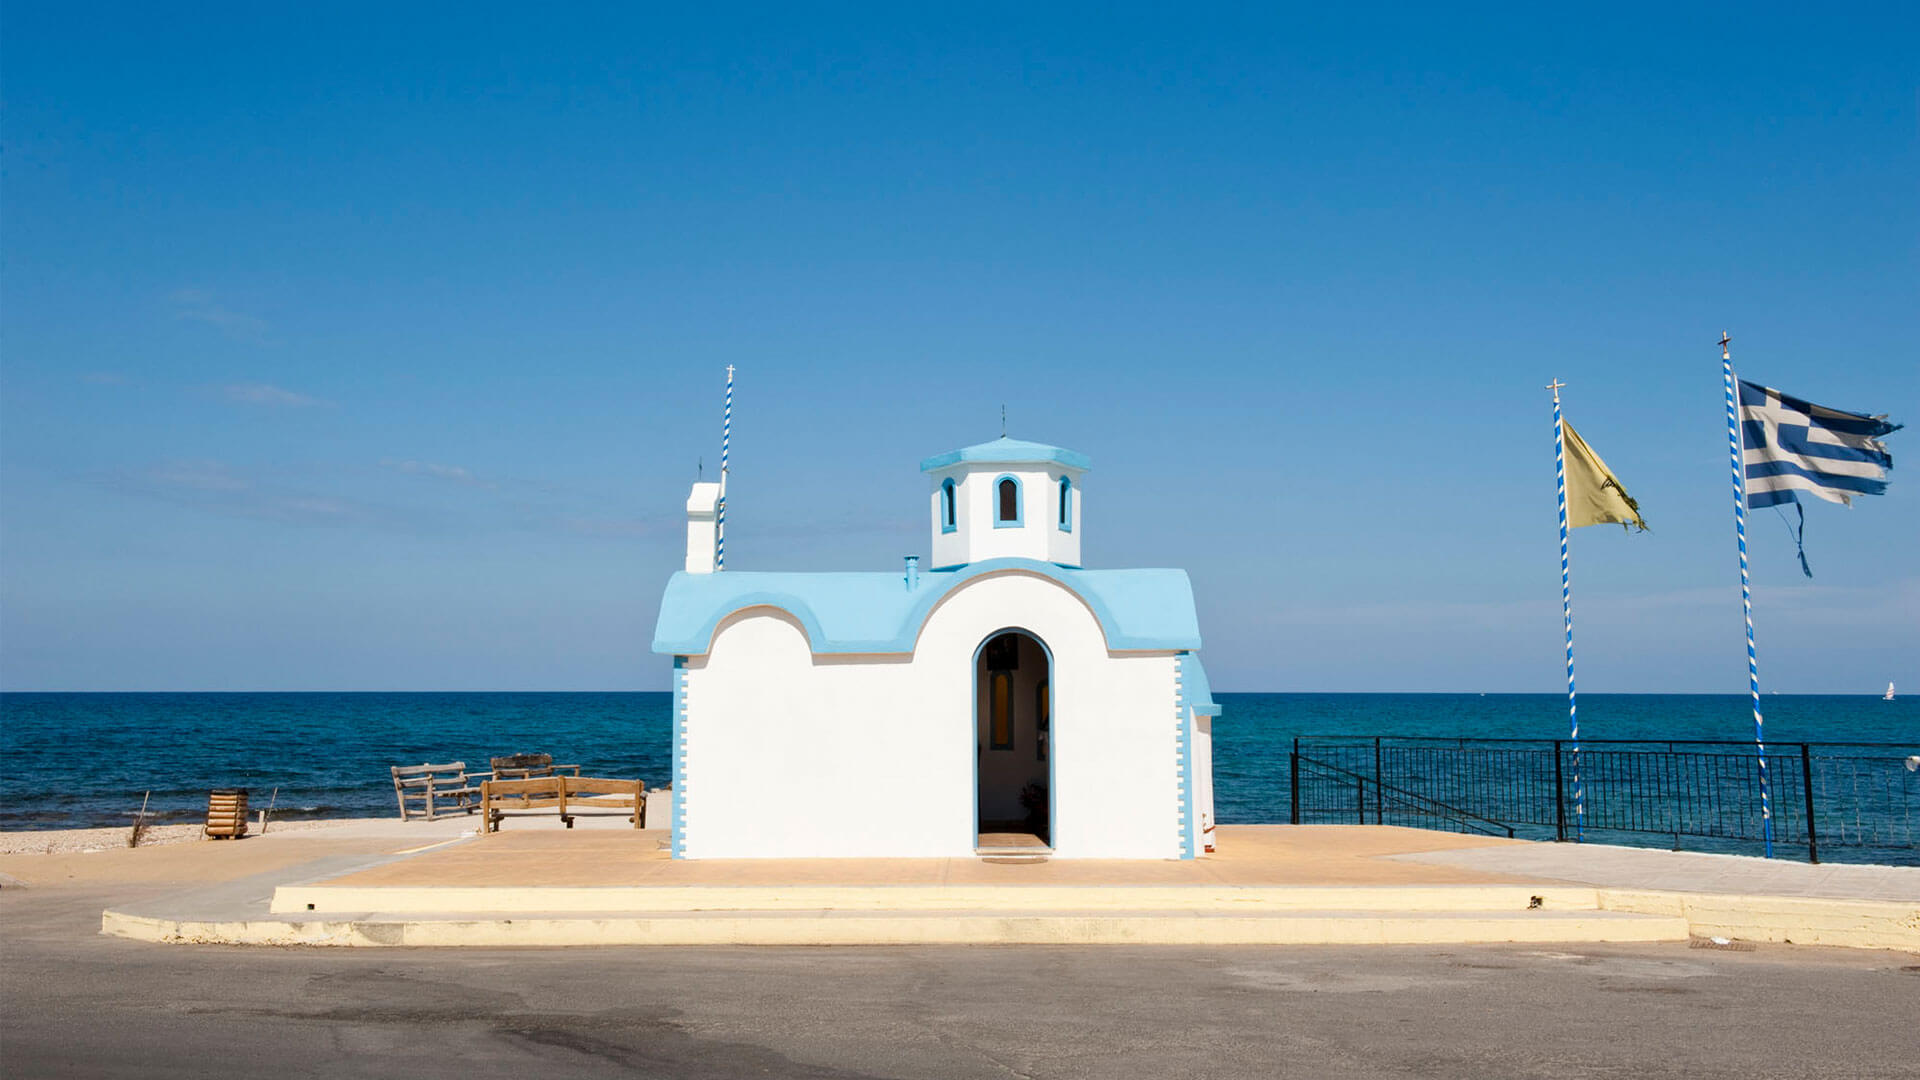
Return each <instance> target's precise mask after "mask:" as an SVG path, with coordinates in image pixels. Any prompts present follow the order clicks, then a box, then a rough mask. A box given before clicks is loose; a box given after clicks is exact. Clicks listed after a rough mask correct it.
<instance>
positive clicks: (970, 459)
mask: <svg viewBox="0 0 1920 1080" xmlns="http://www.w3.org/2000/svg"><path fill="white" fill-rule="evenodd" d="M962 464H967V465H971V464H980V465H1029V464H1052V465H1060V466H1064V467H1066V468H1069V469H1073V470H1076V471H1079V472H1085V471H1086V470H1088V469H1091V468H1092V467H1093V461H1092V460H1091V459H1089V458H1088V457H1087V455H1085V454H1082V453H1080V452H1079V451H1078V450H1068V449H1066V448H1065V447H1060V446H1048V445H1047V444H1046V443H1037V442H1028V441H1026V440H1025V439H1009V438H1007V437H1006V436H1004V435H1002V436H1001V437H1000V438H998V439H995V440H993V441H992V442H983V443H979V444H977V445H974V446H963V447H961V448H960V449H958V450H949V451H947V452H946V453H944V454H935V455H933V456H932V457H930V458H928V459H926V460H925V461H922V462H921V463H920V471H921V472H932V471H934V470H935V469H944V468H947V467H948V466H950V465H962Z"/></svg>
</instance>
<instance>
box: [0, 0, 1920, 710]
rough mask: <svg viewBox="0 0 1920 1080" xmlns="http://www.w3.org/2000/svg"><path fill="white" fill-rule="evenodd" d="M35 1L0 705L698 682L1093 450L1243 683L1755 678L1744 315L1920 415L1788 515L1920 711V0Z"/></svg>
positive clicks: (1800, 604)
mask: <svg viewBox="0 0 1920 1080" xmlns="http://www.w3.org/2000/svg"><path fill="white" fill-rule="evenodd" d="M701 7H702V6H700V5H694V6H691V7H689V6H684V5H683V6H679V7H676V8H674V9H672V10H667V9H653V10H646V9H642V8H640V7H639V6H637V5H610V6H608V7H606V8H604V9H600V10H588V9H586V8H585V7H584V6H580V5H514V6H509V7H489V6H486V5H473V4H459V5H446V6H443V7H438V8H433V7H428V6H425V5H397V6H396V5H391V4H380V5H349V4H328V5H305V6H286V5H271V4H269V5H259V4H245V5H240V4H236V5H227V6H219V5H189V6H186V7H180V6H168V5H152V4H140V5H123V6H114V5H70V4H39V5H29V4H24V3H21V4H11V5H8V8H7V11H6V13H5V21H4V35H3V36H0V48H3V49H4V55H3V56H0V89H3V91H4V98H5V102H4V104H5V112H4V119H3V120H0V123H3V124H4V128H3V129H0V136H3V138H4V169H5V173H4V181H3V182H4V188H3V189H0V215H3V217H0V243H3V244H4V268H3V269H0V289H3V294H0V300H3V301H4V321H3V322H0V364H3V365H4V367H3V368H0V686H4V687H6V688H8V689H333V688H339V689H633V688H638V689H660V688H664V687H665V686H666V683H667V671H668V667H667V663H666V661H664V660H663V659H661V658H658V657H654V656H652V655H651V654H650V653H649V652H648V648H647V646H648V642H649V638H650V634H651V629H652V622H653V615H654V610H655V605H656V603H657V601H658V597H659V594H660V591H661V588H662V586H663V584H664V582H665V579H666V576H667V575H668V574H669V573H670V572H671V571H672V570H674V569H676V568H677V566H678V564H679V562H680V560H681V557H682V546H683V535H684V530H683V527H682V524H681V520H682V507H683V503H684V499H685V497H686V484H687V483H688V482H689V481H690V480H691V479H692V478H693V475H694V468H695V463H696V460H697V459H699V458H701V457H703V456H704V457H705V459H706V461H707V464H708V466H709V468H711V466H712V464H713V462H714V460H715V458H716V457H717V456H718V441H719V439H718V435H719V431H718V421H719V404H720V389H721V380H722V377H723V376H722V371H723V368H724V366H725V365H726V364H728V363H733V364H737V365H738V366H739V369H740V376H739V378H740V386H739V394H738V408H737V412H736V438H735V440H734V460H735V462H736V464H737V468H736V470H735V473H734V484H733V499H732V506H731V509H732V518H731V525H732V528H731V529H730V531H729V537H728V539H729V544H728V548H729V555H730V556H731V558H730V560H729V563H730V565H732V566H735V567H737V568H742V569H752V568H769V569H858V568H870V569H894V568H897V567H898V566H899V563H900V557H901V556H902V555H903V554H907V553H911V552H924V551H925V550H926V544H927V540H926V536H925V535H924V531H925V525H924V520H925V513H926V511H925V505H926V504H925V494H924V490H925V489H924V486H923V485H924V481H923V480H922V478H921V476H920V475H919V473H918V471H917V462H918V461H919V459H920V458H921V457H922V456H924V455H927V454H931V453H935V452H938V451H942V450H946V449H950V448H952V447H955V446H959V445H963V444H966V443H971V442H977V441H980V440H983V439H986V438H991V437H992V436H994V435H997V434H998V432H999V410H1000V405H1001V403H1002V402H1004V403H1005V404H1006V406H1007V410H1008V414H1009V416H1010V418H1011V419H1010V427H1011V431H1012V433H1013V434H1014V435H1016V436H1019V437H1024V438H1031V439H1039V440H1043V441H1048V442H1055V443H1060V444H1063V445H1066V446H1070V447H1073V448H1076V449H1079V450H1082V451H1084V452H1086V453H1088V454H1090V455H1091V456H1092V458H1093V461H1094V470H1093V472H1092V473H1091V474H1090V475H1089V476H1088V478H1087V482H1086V484H1085V488H1084V498H1085V500H1086V501H1085V504H1084V505H1085V508H1086V522H1085V529H1086V533H1085V539H1086V556H1087V561H1088V564H1089V565H1094V566H1182V567H1186V568H1187V569H1188V570H1189V571H1190V572H1191V573H1192V576H1193V581H1194V586H1195V590H1196V592H1197V594H1198V598H1199V603H1200V609H1201V612H1200V613H1201V619H1202V628H1203V632H1204V634H1205V637H1206V642H1207V647H1206V650H1205V653H1204V655H1205V657H1206V659H1207V662H1208V665H1209V668H1210V670H1211V672H1212V673H1213V676H1214V682H1215V685H1216V686H1217V687H1219V688H1221V689H1225V690H1395V689H1402V690H1490V691H1491V690H1508V691H1513V690H1539V691H1551V690H1555V689H1557V688H1559V687H1560V686H1561V685H1562V672H1561V658H1560V612H1559V595H1558V593H1559V582H1558V569H1559V567H1558V550H1557V536H1556V529H1555V523H1554V493H1553V461H1552V440H1551V436H1552V431H1551V413H1550V407H1549V402H1548V399H1547V395H1546V393H1545V392H1544V391H1543V390H1542V389H1541V387H1542V385H1543V384H1545V383H1546V382H1547V381H1548V379H1549V378H1552V377H1555V376H1557V377H1559V378H1560V379H1562V380H1564V381H1566V382H1568V383H1569V384H1571V385H1570V387H1569V389H1568V390H1567V391H1566V394H1567V410H1568V416H1569V418H1570V419H1571V420H1572V421H1573V422H1574V423H1575V424H1576V425H1577V426H1578V427H1579V428H1580V430H1581V432H1582V433H1583V434H1584V435H1585V436H1586V437H1587V438H1588V440H1589V441H1590V442H1591V443H1593V445H1594V446H1595V448H1596V449H1598V450H1599V451H1600V453H1601V454H1603V455H1604V456H1605V457H1606V458H1607V459H1608V461H1609V463H1610V464H1612V465H1613V466H1614V467H1615V469H1616V470H1617V471H1618V472H1619V474H1620V475H1621V477H1622V478H1623V479H1624V480H1625V482H1626V484H1627V486H1628V488H1629V490H1631V491H1632V492H1633V493H1634V494H1635V495H1636V496H1637V497H1638V498H1639V500H1640V502H1641V505H1642V506H1643V508H1644V509H1645V511H1646V514H1647V516H1648V519H1649V521H1650V522H1651V523H1652V525H1653V530H1654V531H1653V532H1651V533H1649V534H1646V535H1635V536H1626V535H1623V534H1622V533H1621V532H1620V531H1619V530H1617V529H1612V528H1592V529H1585V530H1581V531H1580V532H1578V533H1576V534H1575V537H1574V544H1573V548H1574V550H1573V557H1574V575H1575V578H1574V585H1575V595H1574V602H1575V613H1576V617H1577V618H1578V620H1579V623H1578V629H1579V633H1580V644H1581V654H1580V658H1581V676H1582V678H1581V685H1582V686H1583V687H1584V688H1586V689H1588V690H1591V691H1643V690H1686V691H1729V692H1735V691H1740V690H1743V689H1744V686H1745V672H1744V663H1743V651H1744V645H1743V642H1742V636H1741V635H1742V624H1741V619H1740V610H1739V598H1738V588H1737V581H1738V578H1737V564H1736V562H1735V556H1734V549H1733V535H1732V533H1733V523H1732V520H1731V519H1732V513H1731V498H1732V497H1731V494H1730V485H1729V478H1728V471H1729V470H1728V462H1727V456H1726V431H1725V427H1724V414H1723V404H1722V396H1721V386H1720V368H1719V355H1718V351H1717V350H1716V349H1715V348H1714V345H1713V342H1714V340H1715V338H1717V337H1718V335H1719V332H1720V331H1721V330H1722V329H1723V328H1725V329H1730V330H1731V331H1732V332H1733V335H1734V350H1735V352H1734V357H1735V361H1736V364H1737V365H1738V366H1739V367H1740V370H1741V373H1742V374H1743V375H1744V376H1746V377H1749V378H1753V379H1755V380H1757V381H1761V382H1765V383H1767V384H1769V385H1774V386H1778V387H1781V388H1784V389H1786V390H1787V391H1788V392H1789V393H1793V394H1796V395H1800V396H1803V397H1807V398H1810V399H1812V400H1814V401H1817V402H1820V403H1822V404H1828V405H1833V406H1838V407H1842V408H1852V409H1863V410H1868V411H1874V412H1889V413H1892V414H1893V417H1894V419H1896V420H1901V421H1905V422H1906V423H1908V424H1909V425H1910V428H1909V430H1908V431H1905V432H1901V433H1899V434H1896V435H1894V436H1893V437H1892V438H1891V439H1890V445H1891V447H1892V449H1893V451H1894V455H1895V458H1896V461H1898V462H1899V466H1898V467H1897V468H1896V469H1895V471H1894V474H1893V487H1892V492H1891V494H1889V495H1888V496H1886V497H1884V498H1878V499H1869V500H1864V501H1862V502H1861V503H1860V504H1858V505H1857V506H1856V507H1855V508H1854V509H1852V510H1850V511H1849V510H1845V509H1842V508H1840V507H1837V506H1831V505H1828V504H1824V503H1820V504H1816V505H1813V506H1810V507H1809V509H1808V517H1809V521H1808V526H1807V542H1808V551H1809V554H1810V557H1811V559H1812V561H1813V566H1814V571H1815V573H1816V575H1817V577H1816V578H1815V579H1814V580H1813V581H1812V582H1807V581H1805V580H1803V579H1802V578H1801V577H1800V576H1799V574H1798V569H1797V566H1796V564H1795V562H1794V558H1793V554H1792V549H1791V546H1790V544H1789V543H1788V541H1787V536H1786V532H1785V529H1784V528H1783V526H1782V525H1781V523H1780V520H1779V519H1778V517H1777V516H1775V515H1774V514H1773V513H1772V512H1771V511H1766V512H1763V513H1761V514H1760V515H1758V516H1757V517H1756V519H1755V520H1754V522H1753V529H1754V535H1755V540H1754V568H1755V575H1756V580H1757V590H1758V592H1757V604H1758V613H1757V615H1756V621H1757V623H1758V624H1759V631H1760V647H1761V658H1762V665H1763V667H1762V674H1763V677H1764V678H1765V679H1766V681H1767V685H1768V686H1769V687H1772V688H1778V689H1780V690H1781V691H1782V692H1797V691H1809V692H1810V691H1868V690H1874V689H1877V688H1878V687H1880V686H1881V685H1882V684H1883V683H1884V682H1885V681H1886V680H1888V679H1890V678H1893V679H1900V680H1902V681H1903V683H1904V684H1906V685H1911V686H1912V687H1913V689H1914V691H1915V692H1920V663H1917V662H1916V661H1917V660H1920V543H1917V542H1916V540H1917V539H1920V363H1916V345H1917V344H1920V334H1917V333H1916V331H1920V288H1917V285H1920V272H1917V271H1920V257H1917V255H1916V246H1917V243H1920V240H1917V238H1920V146H1917V139H1920V125H1917V124H1916V115H1915V110H1916V101H1917V100H1920V96H1917V95H1916V87H1917V86H1920V60H1917V59H1916V57H1920V49H1916V48H1915V43H1916V41H1920V16H1916V14H1915V13H1914V9H1913V8H1912V7H1911V5H1906V4H1887V5H1817V6H1814V7H1808V6H1807V5H1804V4H1795V5H1777V6H1762V5H1752V4H1742V5H1728V6H1726V7H1724V8H1719V9H1715V10H1700V9H1698V8H1696V7H1694V6H1692V5H1675V4H1659V5H1650V6H1614V7H1609V8H1607V9H1605V10H1604V11H1603V12H1601V11H1596V12H1595V13H1594V14H1592V15H1590V16H1585V17H1582V16H1580V15H1577V14H1571V13H1560V12H1554V11H1549V10H1548V9H1544V8H1541V7H1540V6H1538V5H1516V6H1512V7H1506V8H1464V7H1459V6H1453V5H1439V6H1436V5H1410V6H1408V7H1405V8H1402V9H1394V8H1376V9H1370V10H1358V9H1355V8H1353V7H1352V6H1349V5H1337V6H1335V7H1334V8H1332V9H1329V8H1326V7H1315V8H1312V9H1308V10H1303V11H1296V12H1276V11H1274V10H1272V6H1271V5H1257V6H1254V7H1251V8H1249V9H1242V10H1230V11H1219V12H1210V13H1209V12H1195V11H1192V10H1189V9H1187V8H1183V7H1179V6H1175V5H1168V6H1165V7H1162V8H1158V9H1139V8H1130V7H1121V8H1116V7H1115V6H1114V5H1089V6H1085V7H1079V8H1067V7H1060V6H1047V7H1046V8H1045V10H1043V11H1036V10H1034V8H1035V7H1036V6H1035V5H1024V4H1022V5H1008V6H1003V7H983V6H979V5H970V6H967V7H966V9H965V10H961V11H948V12H945V13H941V12H928V11H926V10H923V9H921V8H919V7H917V6H915V5H907V6H905V7H902V6H900V5H887V6H875V7H871V8H854V7H835V8H828V9H810V10H804V11H803V10H795V9H793V8H791V7H789V6H780V7H769V8H765V9H759V10H750V9H734V10H732V11H730V12H727V13H720V14H712V13H708V12H706V11H704V10H701Z"/></svg>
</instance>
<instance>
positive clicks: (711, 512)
mask: <svg viewBox="0 0 1920 1080" xmlns="http://www.w3.org/2000/svg"><path fill="white" fill-rule="evenodd" d="M719 505H720V485H719V484H717V483H714V482H712V481H710V480H709V481H702V482H699V483H696V484H694V485H693V490H692V491H691V492H689V493H688V495H687V573H689V574H711V573H713V562H714V550H715V548H716V546H717V545H718V542H719V533H718V531H717V530H718V526H717V522H716V513H717V511H718V509H719Z"/></svg>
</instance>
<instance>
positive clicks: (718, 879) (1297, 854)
mask: <svg viewBox="0 0 1920 1080" xmlns="http://www.w3.org/2000/svg"><path fill="white" fill-rule="evenodd" d="M1218 835H1219V836H1220V841H1219V846H1220V850H1219V851H1218V852H1217V853H1215V854H1213V855H1209V856H1206V857H1205V858H1201V859H1195V860H1191V861H1176V860H1165V861H1144V862H1143V861H1137V860H1091V859H1089V860H1083V859H1049V860H1047V861H1045V862H1029V861H1025V860H1000V859H993V858H980V857H967V858H957V859H719V860H699V859H692V860H681V861H675V860H674V859H672V858H670V857H669V855H668V852H667V850H666V843H665V841H666V839H667V834H666V833H665V832H664V831H661V830H652V829H648V830H640V831H628V830H619V831H612V830H606V831H603V830H594V831H588V832H575V833H572V834H566V833H554V832H521V833H513V832H501V833H495V834H492V835H488V836H482V837H478V838H476V839H473V840H471V841H468V842H465V843H460V844H453V845H448V846H446V847H441V848H436V849H433V850H430V851H424V852H420V853H418V854H415V855H411V856H409V857H406V858H403V859H399V860H396V861H393V862H389V863H386V864H384V865H381V866H375V867H372V868H370V869H365V870H359V871H355V872H353V873H350V874H345V875H342V876H340V877H335V878H329V879H327V880H325V881H318V882H314V884H316V885H329V886H334V885H338V886H397V887H412V888H422V887H425V888H431V887H442V886H444V887H457V886H467V887H473V886H483V887H484V886H501V887H513V886H519V887H525V886H550V887H588V886H629V887H631V886H649V885H653V886H679V885H742V886H755V885H847V886H866V885H1013V886H1019V885H1033V886H1047V885H1135V886H1139V885H1200V886H1206V885H1488V884H1513V883H1519V882H1528V881H1538V880H1540V879H1539V878H1538V877H1537V876H1515V875H1513V874H1510V873H1504V872H1498V871H1490V870H1482V869H1478V868H1460V867H1452V866H1445V865H1438V864H1428V863H1419V862H1405V861H1394V860H1392V859H1390V858H1388V857H1389V856H1394V855H1407V854H1418V853H1425V852H1438V851H1455V850H1460V849H1463V848H1479V847H1487V846H1496V845H1508V844H1524V843H1525V842H1524V841H1516V840H1505V839H1497V838H1493V837H1481V836H1461V835H1457V834H1453V833H1439V832H1428V831H1424V830H1419V829H1402V828H1395V827H1391V826H1388V827H1384V828H1382V827H1375V828H1369V829H1354V828H1351V827H1346V826H1339V825H1294V826H1287V825H1237V826H1236V825H1223V826H1221V827H1220V829H1219V833H1218Z"/></svg>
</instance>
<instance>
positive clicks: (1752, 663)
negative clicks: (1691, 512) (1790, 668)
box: [1720, 330, 1773, 859]
mask: <svg viewBox="0 0 1920 1080" xmlns="http://www.w3.org/2000/svg"><path fill="white" fill-rule="evenodd" d="M1732 341H1733V336H1732V335H1731V334H1728V333H1727V332H1726V331H1724V330H1722V331H1721V332H1720V371H1721V379H1722V381H1724V382H1725V383H1726V389H1727V453H1728V455H1729V456H1730V457H1731V458H1732V459H1733V532H1734V535H1735V537H1736V538H1738V540H1739V541H1740V606H1741V608H1742V609H1743V610H1744V611H1745V613H1746V617H1747V687H1748V689H1749V691H1750V692H1751V693H1752V695H1753V746H1754V751H1755V754H1756V757H1757V760H1758V761H1759V766H1760V831H1761V834H1762V836H1763V837H1764V838H1765V840H1766V849H1767V858H1769V859H1771V858H1773V797H1772V792H1771V790H1770V788H1771V785H1770V784H1768V782H1767V729H1766V721H1765V719H1764V718H1763V717H1762V716H1761V715H1760V654H1759V653H1758V652H1757V651H1755V649H1754V647H1753V577H1752V573H1751V571H1750V570H1749V569H1748V567H1747V468H1746V463H1745V462H1744V461H1742V460H1741V448H1740V407H1739V405H1738V403H1737V402H1736V400H1735V398H1736V393H1737V391H1736V389H1735V384H1734V378H1733V353H1732V352H1731V351H1730V350H1729V349H1728V348H1727V345H1728V343H1730V342H1732Z"/></svg>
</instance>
